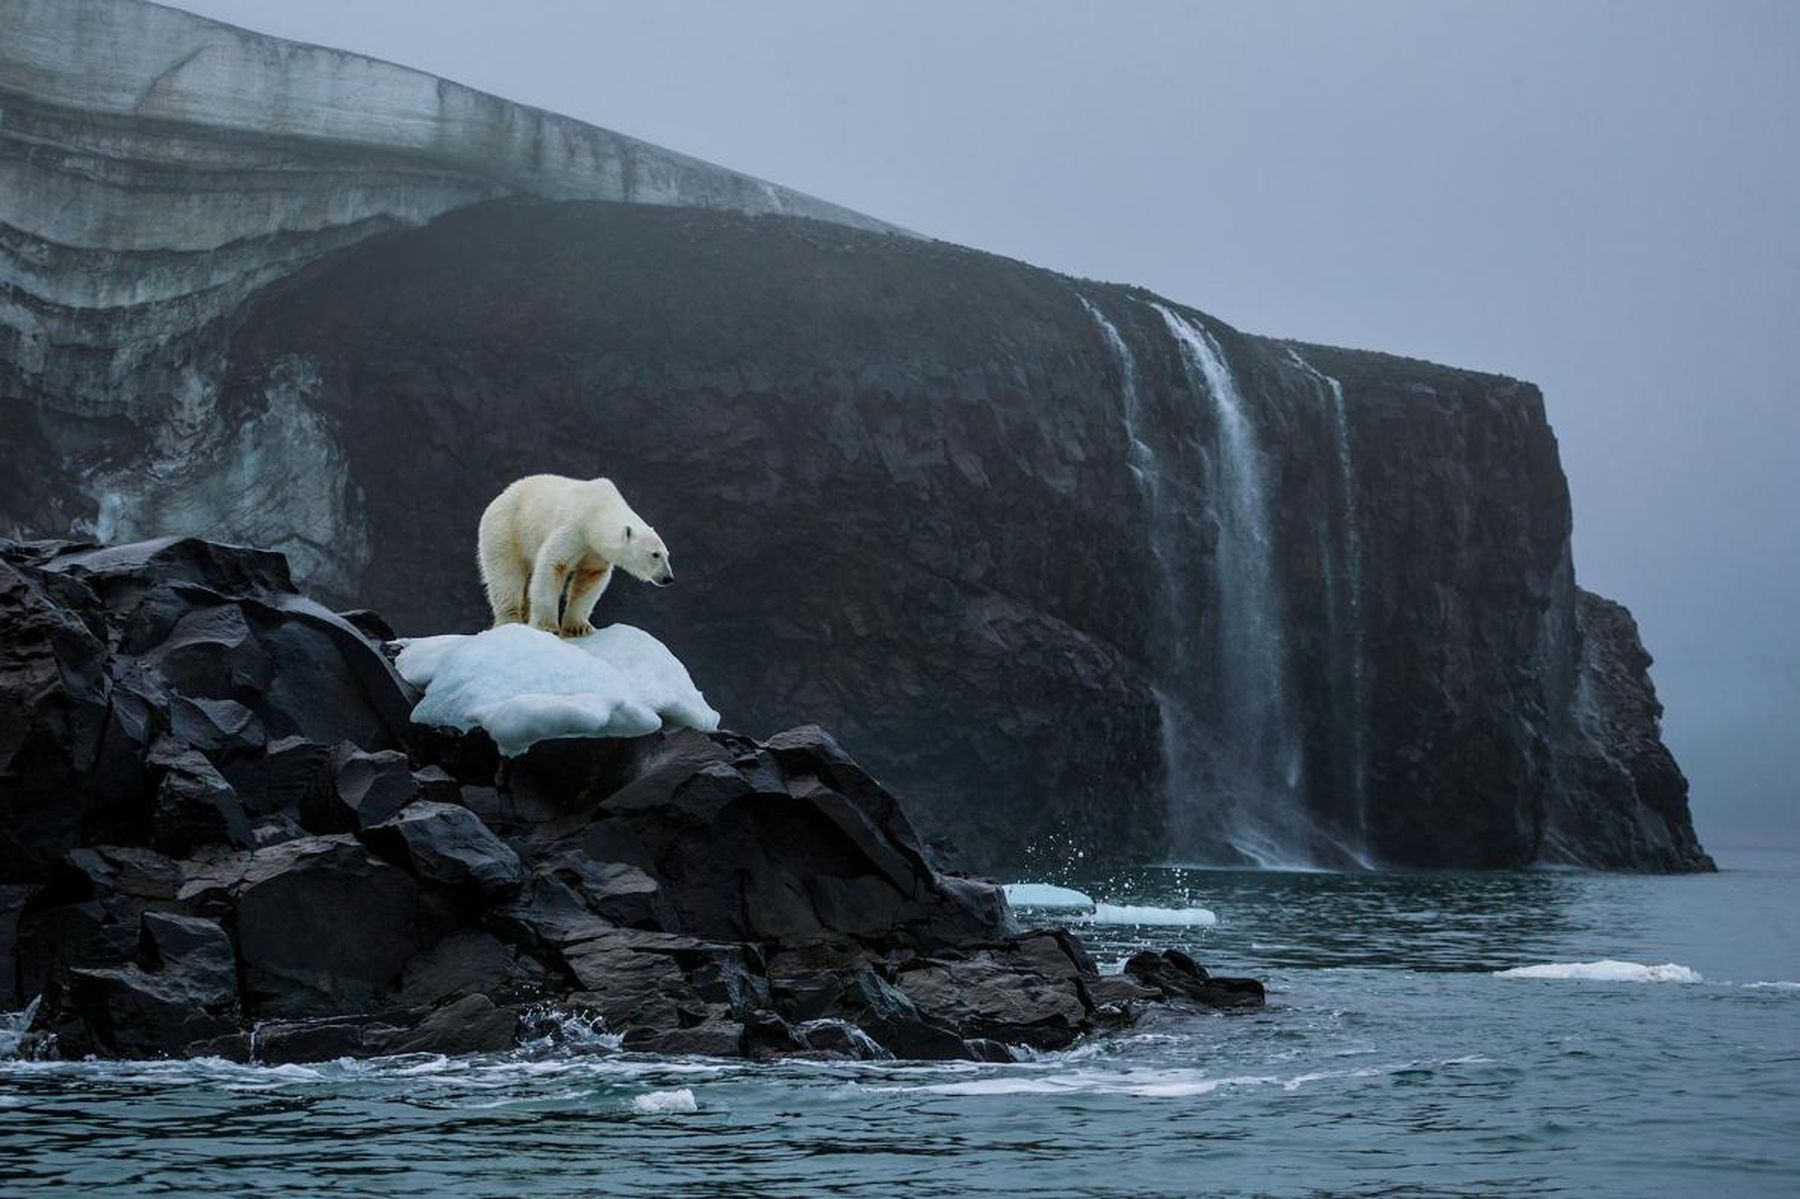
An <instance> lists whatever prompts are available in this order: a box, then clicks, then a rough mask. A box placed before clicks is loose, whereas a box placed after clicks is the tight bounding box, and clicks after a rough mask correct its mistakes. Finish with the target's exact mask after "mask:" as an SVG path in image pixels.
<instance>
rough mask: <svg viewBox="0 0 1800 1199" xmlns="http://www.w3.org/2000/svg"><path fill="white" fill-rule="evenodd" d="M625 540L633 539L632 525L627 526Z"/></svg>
mask: <svg viewBox="0 0 1800 1199" xmlns="http://www.w3.org/2000/svg"><path fill="white" fill-rule="evenodd" d="M625 540H627V541H630V540H631V526H630V525H626V526H625Z"/></svg>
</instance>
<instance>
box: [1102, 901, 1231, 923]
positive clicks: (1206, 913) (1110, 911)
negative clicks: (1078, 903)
mask: <svg viewBox="0 0 1800 1199" xmlns="http://www.w3.org/2000/svg"><path fill="white" fill-rule="evenodd" d="M1218 922H1219V917H1218V915H1217V913H1215V912H1213V911H1212V910H1210V909H1208V908H1152V907H1137V906H1135V905H1132V904H1119V903H1099V904H1095V905H1094V914H1093V915H1092V916H1090V917H1088V923H1090V924H1153V925H1159V926H1161V927H1164V928H1211V927H1212V926H1213V925H1215V924H1217V923H1218Z"/></svg>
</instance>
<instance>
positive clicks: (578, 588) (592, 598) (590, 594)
mask: <svg viewBox="0 0 1800 1199" xmlns="http://www.w3.org/2000/svg"><path fill="white" fill-rule="evenodd" d="M612 574H613V568H612V566H611V565H610V564H608V565H606V566H602V567H599V568H592V567H585V566H583V567H577V568H576V570H575V581H574V582H572V583H570V584H569V602H568V604H567V605H566V606H565V607H564V608H563V617H562V627H561V629H560V630H559V632H561V633H562V635H563V636H564V637H586V636H587V635H588V634H589V633H591V632H593V631H594V626H593V624H592V623H591V621H590V620H589V618H590V617H591V616H593V614H594V605H595V604H597V603H599V602H600V596H601V595H602V594H603V593H605V591H606V585H607V584H608V583H610V582H612Z"/></svg>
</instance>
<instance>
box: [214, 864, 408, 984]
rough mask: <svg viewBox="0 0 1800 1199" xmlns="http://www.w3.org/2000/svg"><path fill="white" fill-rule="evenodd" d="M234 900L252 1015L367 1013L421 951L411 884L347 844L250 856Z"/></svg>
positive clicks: (401, 872)
mask: <svg viewBox="0 0 1800 1199" xmlns="http://www.w3.org/2000/svg"><path fill="white" fill-rule="evenodd" d="M235 898H236V910H237V929H238V947H239V951H240V952H241V954H242V956H243V963H244V987H245V1006H246V1007H247V1008H248V1009H249V1011H250V1012H251V1013H252V1014H255V1015H260V1016H310V1015H325V1014H330V1013H334V1012H343V1011H359V1010H365V1009H366V1008H368V1007H370V1006H372V1005H375V1004H378V1003H380V1002H382V1001H384V1000H385V998H386V997H387V996H388V995H389V994H390V993H391V992H392V991H393V990H394V989H395V987H396V986H397V985H398V983H399V981H400V975H401V971H402V970H403V969H404V968H405V966H406V963H407V961H408V960H409V959H411V958H412V956H413V955H414V954H415V953H417V952H418V951H419V949H420V948H421V946H420V944H419V906H420V905H419V884H418V882H417V881H416V880H415V879H414V878H413V877H412V876H411V875H409V874H408V873H407V872H406V871H404V870H401V869H399V868H397V867H394V866H391V865H389V864H388V863H387V862H385V861H383V860H382V859H381V858H379V857H376V856H375V855H374V854H372V853H370V852H369V850H368V849H367V848H365V847H364V846H363V845H362V844H360V843H359V842H358V841H357V840H356V839H355V838H354V837H350V836H347V835H339V836H331V837H305V838H302V839H300V840H296V841H289V842H286V843H284V844H281V845H277V846H273V847H271V848H268V849H259V850H257V851H256V852H255V853H254V854H252V855H251V856H250V860H249V863H248V864H247V866H246V867H245V871H244V875H243V878H242V881H240V882H239V883H238V885H237V887H236V893H235Z"/></svg>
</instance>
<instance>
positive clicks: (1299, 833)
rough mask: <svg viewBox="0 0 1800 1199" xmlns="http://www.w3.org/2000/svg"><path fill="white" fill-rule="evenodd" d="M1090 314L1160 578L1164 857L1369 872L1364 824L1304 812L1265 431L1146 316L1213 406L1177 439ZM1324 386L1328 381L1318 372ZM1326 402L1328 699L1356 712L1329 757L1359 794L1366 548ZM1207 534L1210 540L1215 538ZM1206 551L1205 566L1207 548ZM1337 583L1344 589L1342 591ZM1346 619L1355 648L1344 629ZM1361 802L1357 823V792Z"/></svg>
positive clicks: (1211, 350) (1338, 423) (1213, 357)
mask: <svg viewBox="0 0 1800 1199" xmlns="http://www.w3.org/2000/svg"><path fill="white" fill-rule="evenodd" d="M1081 303H1082V307H1083V308H1085V309H1086V310H1087V313H1088V315H1089V317H1091V318H1092V319H1093V321H1094V324H1095V326H1096V327H1097V328H1098V329H1099V331H1100V334H1101V336H1102V338H1103V339H1104V340H1105V342H1106V345H1107V347H1108V349H1109V350H1111V352H1112V355H1113V358H1114V361H1115V362H1116V364H1117V366H1118V370H1119V387H1120V399H1121V424H1122V425H1123V431H1124V434H1125V447H1126V465H1127V466H1128V468H1129V469H1130V471H1131V475H1132V479H1133V481H1134V482H1135V483H1136V485H1137V488H1138V491H1139V493H1140V494H1141V496H1142V497H1143V502H1144V510H1145V516H1146V522H1147V526H1146V529H1145V534H1146V540H1147V542H1148V548H1149V551H1150V555H1151V558H1152V560H1153V563H1154V566H1155V572H1156V573H1155V579H1154V583H1155V594H1154V595H1153V596H1152V597H1150V599H1151V603H1150V606H1149V614H1148V615H1149V623H1150V631H1149V634H1148V636H1147V637H1146V648H1147V651H1148V652H1149V653H1151V654H1152V655H1153V656H1154V658H1155V660H1156V668H1155V669H1156V674H1155V682H1154V684H1153V691H1154V694H1155V696H1156V702H1157V711H1158V715H1159V718H1160V720H1161V726H1162V728H1161V731H1162V754H1163V763H1162V764H1163V779H1164V788H1165V797H1164V798H1165V802H1166V804H1167V810H1168V829H1169V840H1170V851H1171V856H1173V857H1175V858H1176V859H1178V860H1188V861H1193V860H1211V861H1221V860H1222V861H1238V862H1244V861H1248V862H1253V863H1255V864H1257V865H1261V866H1302V865H1304V866H1310V865H1315V864H1319V863H1334V864H1349V863H1350V862H1354V861H1360V857H1359V855H1358V854H1357V853H1355V852H1354V851H1353V850H1351V849H1350V848H1348V847H1346V846H1345V845H1344V842H1345V841H1346V840H1353V839H1354V838H1356V837H1357V835H1358V834H1359V833H1360V832H1361V829H1360V828H1357V829H1345V828H1342V827H1341V822H1340V827H1337V828H1333V829H1331V830H1329V831H1328V830H1326V829H1325V828H1322V827H1321V825H1320V824H1319V823H1318V822H1316V821H1315V820H1314V819H1313V818H1312V816H1311V815H1310V814H1309V813H1308V811H1307V809H1306V805H1305V801H1304V795H1303V792H1304V783H1305V780H1304V778H1303V777H1302V775H1303V771H1304V761H1305V759H1304V757H1303V754H1302V746H1301V731H1300V722H1299V720H1298V719H1297V717H1296V712H1295V708H1294V699H1293V696H1292V694H1291V691H1290V686H1289V679H1288V669H1289V646H1288V638H1287V628H1286V624H1285V605H1284V603H1283V600H1282V592H1281V586H1280V580H1279V578H1278V575H1277V571H1276V565H1277V559H1276V552H1277V548H1278V547H1277V543H1276V536H1275V530H1274V524H1273V515H1272V508H1271V503H1270V500H1271V496H1270V492H1269V485H1268V482H1267V480H1266V477H1265V469H1264V460H1263V455H1262V451H1261V450H1260V448H1259V447H1258V443H1257V435H1256V429H1255V426H1254V425H1253V424H1252V423H1251V420H1250V416H1249V413H1248V411H1247V408H1246V405H1245V402H1244V399H1243V397H1242V395H1241V394H1240V393H1239V391H1238V387H1237V382H1236V380H1235V379H1234V378H1233V376H1232V374H1231V370H1230V368H1229V367H1228V366H1227V365H1226V362H1225V359H1224V355H1223V354H1222V353H1221V352H1220V349H1219V346H1218V343H1217V342H1216V341H1214V340H1213V337H1212V335H1211V334H1210V333H1209V332H1207V330H1206V329H1205V328H1204V327H1203V326H1201V325H1199V324H1198V323H1197V322H1189V321H1188V320H1186V319H1184V318H1182V317H1180V316H1177V315H1176V314H1175V313H1174V312H1173V311H1171V310H1169V309H1168V308H1165V307H1163V306H1162V305H1160V304H1152V305H1151V307H1152V308H1154V309H1155V310H1156V312H1157V313H1158V314H1159V315H1160V316H1161V317H1162V320H1163V323H1164V324H1165V325H1166V326H1167V327H1168V330H1169V332H1170V334H1171V336H1172V337H1173V338H1174V340H1175V343H1176V346H1177V348H1178V349H1179V351H1180V360H1181V365H1182V370H1183V372H1184V374H1185V376H1186V379H1187V383H1188V390H1189V392H1190V393H1191V394H1192V395H1193V396H1194V397H1195V398H1198V399H1200V400H1202V401H1210V406H1211V409H1212V416H1213V418H1214V419H1213V421H1212V422H1210V424H1211V429H1212V436H1211V437H1210V438H1208V437H1207V436H1206V430H1207V426H1208V422H1206V421H1204V420H1200V419H1191V420H1185V421H1183V420H1179V419H1178V420H1177V427H1173V428H1169V429H1165V430H1160V431H1159V430H1158V429H1157V428H1155V424H1156V422H1155V420H1154V419H1153V414H1152V412H1151V411H1150V410H1149V409H1148V408H1147V407H1146V397H1145V394H1144V382H1143V378H1142V375H1141V372H1140V370H1139V366H1138V360H1137V356H1136V355H1135V354H1134V353H1133V351H1132V348H1131V345H1130V343H1129V342H1128V341H1126V339H1125V337H1124V335H1123V334H1122V333H1121V332H1120V331H1119V329H1118V327H1117V326H1115V325H1114V324H1113V323H1112V321H1110V320H1109V319H1107V317H1106V315H1105V314H1104V313H1103V312H1101V311H1100V309H1099V308H1098V307H1097V306H1096V305H1094V304H1093V303H1092V302H1090V301H1089V300H1087V299H1086V298H1085V297H1081ZM1302 365H1303V366H1304V364H1302ZM1305 369H1307V370H1308V371H1309V372H1310V371H1311V368H1310V367H1308V368H1305ZM1312 373H1314V374H1315V375H1316V372H1312ZM1316 377H1317V378H1318V379H1319V380H1320V381H1321V382H1322V383H1323V381H1324V378H1325V377H1324V376H1322V375H1316ZM1333 382H1335V381H1333ZM1328 386H1329V385H1328ZM1331 394H1332V396H1333V397H1334V399H1335V406H1334V407H1333V409H1332V411H1331V413H1330V414H1329V420H1328V422H1327V423H1328V426H1329V427H1330V428H1331V429H1332V431H1333V432H1332V438H1333V441H1334V443H1335V445H1336V448H1337V450H1338V472H1337V474H1338V484H1339V486H1340V487H1341V488H1343V489H1344V491H1343V494H1344V497H1345V504H1344V505H1341V506H1340V510H1341V511H1342V512H1344V513H1345V516H1344V519H1343V520H1342V521H1341V523H1340V524H1339V525H1338V526H1337V527H1336V528H1335V529H1331V530H1330V531H1329V532H1328V533H1324V534H1322V536H1328V537H1329V540H1330V542H1331V544H1329V545H1328V546H1326V549H1327V550H1328V552H1327V553H1326V555H1325V557H1326V559H1327V570H1328V574H1329V576H1330V577H1328V578H1327V580H1326V586H1327V590H1328V592H1329V593H1330V594H1329V596H1328V604H1327V607H1328V611H1329V613H1330V614H1331V615H1330V619H1331V620H1332V623H1333V627H1334V632H1333V633H1332V635H1331V643H1332V645H1333V647H1334V648H1333V651H1332V652H1333V660H1332V670H1331V677H1332V679H1333V680H1334V682H1333V688H1332V694H1333V699H1334V701H1337V700H1340V699H1342V700H1344V702H1345V706H1346V707H1347V708H1348V709H1349V710H1348V711H1346V712H1345V713H1344V714H1343V718H1342V719H1336V718H1334V720H1333V721H1332V725H1333V727H1334V728H1348V729H1351V730H1353V732H1352V733H1351V734H1350V736H1351V742H1350V744H1349V745H1348V747H1347V748H1346V749H1344V750H1343V751H1341V752H1339V753H1336V754H1334V755H1333V757H1334V761H1337V762H1340V763H1344V762H1345V761H1346V759H1348V763H1349V764H1347V765H1344V766H1343V767H1342V768H1341V769H1342V770H1343V771H1344V772H1345V773H1346V781H1347V782H1350V780H1351V777H1352V776H1351V772H1353V777H1354V782H1353V784H1352V785H1353V786H1355V787H1357V788H1360V786H1361V775H1362V758H1363V756H1364V751H1363V742H1364V729H1365V725H1366V721H1365V720H1363V719H1362V714H1363V713H1364V712H1365V711H1366V699H1365V698H1364V694H1363V687H1364V682H1363V671H1362V665H1361V664H1362V657H1363V655H1362V643H1361V627H1362V620H1361V611H1360V605H1361V592H1362V584H1361V571H1362V566H1361V553H1362V550H1361V544H1360V541H1359V540H1358V539H1357V538H1358V534H1357V522H1356V519H1355V515H1354V509H1355V497H1354V495H1353V494H1352V493H1351V492H1350V491H1349V490H1348V487H1349V484H1350V481H1351V474H1350V448H1349V435H1348V421H1347V418H1346V414H1345V412H1344V409H1343V402H1342V391H1341V389H1336V388H1332V389H1331ZM1197 415H1198V414H1196V416H1197ZM1159 446H1160V447H1161V451H1160V452H1159V449H1158V447H1159ZM1171 449H1172V450H1173V453H1171ZM1325 525H1326V526H1329V525H1330V518H1329V516H1328V517H1326V518H1325ZM1208 529H1216V537H1213V536H1211V535H1210V534H1209V533H1208V532H1207V530H1208ZM1208 541H1210V542H1211V544H1212V552H1211V555H1210V557H1208V555H1207V554H1206V552H1205V550H1204V548H1203V547H1204V546H1205V544H1206V543H1207V542H1208ZM1340 560H1341V566H1340ZM1208 565H1210V568H1211V569H1210V572H1208V571H1207V570H1206V567H1207V566H1208ZM1338 573H1342V574H1343V575H1344V576H1345V578H1346V580H1347V583H1346V585H1343V586H1340V585H1339V584H1338V582H1337V579H1336V575H1337V574H1338ZM1341 608H1343V609H1346V610H1345V611H1344V612H1343V614H1342V621H1341V623H1342V626H1343V628H1344V629H1347V630H1349V632H1348V634H1347V637H1348V640H1347V641H1346V640H1345V638H1341V637H1339V636H1338V634H1337V632H1336V631H1335V630H1336V628H1337V626H1338V625H1339V623H1340V618H1339V615H1338V614H1339V610H1340V609H1341ZM1340 642H1342V643H1344V644H1346V645H1348V646H1349V649H1348V651H1347V652H1345V653H1340V652H1339V650H1338V649H1337V648H1336V647H1337V646H1338V645H1339V644H1340ZM1340 658H1341V659H1342V662H1340ZM1339 677H1347V678H1349V679H1350V680H1351V682H1350V685H1349V688H1348V690H1344V689H1342V688H1340V687H1339V686H1338V684H1337V683H1336V680H1337V679H1338V678H1339ZM1335 707H1336V704H1335V702H1334V708H1335ZM1335 716H1336V713H1335V712H1334V717H1335ZM1352 803H1353V807H1354V809H1355V811H1356V813H1357V814H1358V816H1359V818H1360V816H1361V814H1362V812H1363V807H1364V805H1363V799H1362V795H1361V792H1360V790H1357V791H1356V792H1355V796H1354V799H1353V801H1352Z"/></svg>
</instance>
